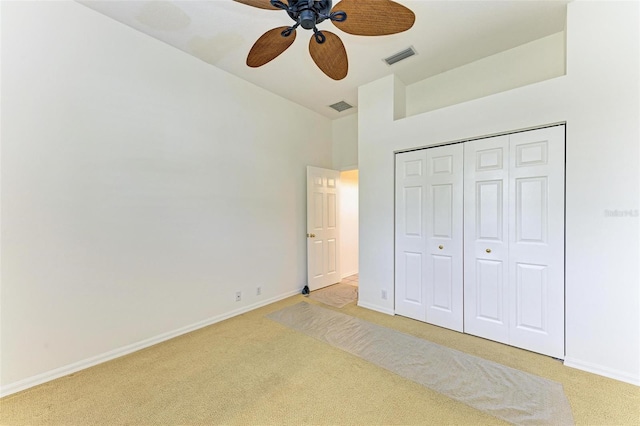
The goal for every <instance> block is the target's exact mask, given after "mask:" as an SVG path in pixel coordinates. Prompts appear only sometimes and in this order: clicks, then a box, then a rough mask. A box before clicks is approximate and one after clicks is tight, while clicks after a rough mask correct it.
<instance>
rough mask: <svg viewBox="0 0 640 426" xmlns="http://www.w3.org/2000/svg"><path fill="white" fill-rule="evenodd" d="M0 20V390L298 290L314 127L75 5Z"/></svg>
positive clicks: (43, 6)
mask: <svg viewBox="0 0 640 426" xmlns="http://www.w3.org/2000/svg"><path fill="white" fill-rule="evenodd" d="M1 7H2V117H1V118H2V133H1V136H2V163H1V176H2V181H1V182H2V187H1V189H2V237H1V240H0V242H1V244H2V272H1V278H2V287H1V317H0V322H1V324H0V327H1V328H0V335H1V347H2V353H1V357H2V358H1V378H0V383H1V386H2V393H3V394H7V393H11V392H14V391H17V390H19V389H22V388H25V387H28V386H31V385H33V384H37V383H38V382H42V381H45V380H48V379H51V378H54V377H56V376H59V375H62V374H65V373H69V372H71V371H73V370H77V369H79V368H82V367H86V366H87V365H91V364H93V363H97V362H100V361H103V360H105V359H109V358H111V357H115V356H117V355H120V354H122V353H125V352H127V351H131V350H135V349H137V348H139V347H141V346H144V345H147V344H150V343H154V342H156V341H158V340H162V339H165V338H168V337H171V336H172V335H174V334H176V333H181V332H184V331H188V330H189V329H191V328H193V327H197V326H201V325H204V324H207V323H210V322H214V321H217V320H220V319H223V318H225V317H227V316H230V315H233V314H235V313H238V312H242V311H243V310H247V309H250V308H252V307H255V306H257V305H259V304H262V303H267V302H269V301H273V300H276V299H278V298H281V297H284V296H287V295H290V294H294V293H297V292H298V291H300V289H301V288H302V286H303V285H304V284H305V282H306V249H305V248H306V239H305V232H306V226H305V221H306V215H305V209H306V206H305V203H306V187H305V170H306V168H305V166H306V165H307V164H311V165H315V166H319V167H327V168H330V167H331V166H332V154H331V137H332V126H331V122H330V121H329V120H328V119H326V118H324V117H322V116H319V115H317V114H315V113H313V112H310V111H309V110H306V109H304V108H302V107H299V106H297V105H295V104H292V103H290V102H289V101H286V100H284V99H282V98H280V97H277V96H275V95H273V94H271V93H269V92H266V91H264V90H262V89H259V88H257V87H255V86H253V85H251V84H249V83H247V82H245V81H242V80H240V79H237V78H235V77H233V76H231V75H228V74H226V73H224V72H222V71H220V70H217V69H216V68H214V67H212V66H210V65H207V64H205V63H204V62H201V61H199V60H197V59H195V58H193V57H190V56H188V55H186V54H184V53H182V52H180V51H178V50H176V49H174V48H172V47H170V46H168V45H166V44H164V43H161V42H158V41H157V40H153V39H151V38H149V37H147V36H145V35H143V34H141V33H138V32H136V31H135V30H132V29H130V28H129V27H126V26H124V25H122V24H119V23H117V22H115V21H113V20H111V19H108V18H106V17H104V16H102V15H99V14H97V13H96V12H94V11H92V10H90V9H88V8H86V7H84V6H82V5H80V4H78V3H75V2H2V5H1ZM265 111H280V112H282V114H278V115H273V114H265V113H264V112H265ZM292 126H293V127H292ZM257 286H262V295H261V296H257V295H256V287H257ZM236 291H242V292H243V300H242V301H241V302H235V300H234V294H235V292H236Z"/></svg>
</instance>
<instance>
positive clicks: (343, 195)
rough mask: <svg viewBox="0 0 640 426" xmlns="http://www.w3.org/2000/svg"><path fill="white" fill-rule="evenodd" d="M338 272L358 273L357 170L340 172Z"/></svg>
mask: <svg viewBox="0 0 640 426" xmlns="http://www.w3.org/2000/svg"><path fill="white" fill-rule="evenodd" d="M339 206H340V274H341V275H342V278H344V277H349V276H351V275H354V274H357V273H358V171H357V170H349V171H344V172H341V173H340V203H339Z"/></svg>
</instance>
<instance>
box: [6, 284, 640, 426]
mask: <svg viewBox="0 0 640 426" xmlns="http://www.w3.org/2000/svg"><path fill="white" fill-rule="evenodd" d="M301 301H307V302H308V303H317V302H315V301H313V300H312V299H309V298H305V297H303V296H302V295H299V296H294V297H291V298H289V299H286V300H284V301H281V302H278V303H274V304H272V305H269V306H266V307H264V308H260V309H257V310H255V311H252V312H249V313H247V314H244V315H240V316H238V317H235V318H233V319H230V320H227V321H223V322H221V323H218V324H215V325H212V326H209V327H206V328H204V329H201V330H198V331H195V332H193V333H190V334H188V335H185V336H181V337H178V338H176V339H173V340H171V341H168V342H165V343H162V344H159V345H156V346H154V347H151V348H148V349H145V350H142V351H139V352H137V353H135V354H131V355H128V356H125V357H122V358H119V359H116V360H114V361H111V362H108V363H105V364H102V365H99V366H96V367H93V368H90V369H88V370H84V371H82V372H79V373H77V374H74V375H71V376H68V377H64V378H61V379H59V380H56V381H53V382H50V383H47V384H44V385H42V386H39V387H36V388H32V389H30V390H27V391H24V392H22V393H19V394H16V395H12V396H9V397H6V398H3V399H2V400H0V424H2V425H120V424H129V425H158V424H160V425H163V424H166V425H176V424H182V425H222V424H225V425H226V424H229V425H307V424H314V425H391V424H394V425H398V424H406V425H425V424H434V425H435V424H464V425H477V424H483V425H485V424H503V422H502V421H501V420H499V419H497V418H495V417H491V416H489V415H488V414H485V413H483V412H481V411H478V410H475V409H473V408H471V407H469V406H467V405H465V404H463V403H460V402H457V401H454V400H452V399H450V398H447V397H445V396H443V395H441V394H439V393H437V392H435V391H432V390H430V389H427V388H425V387H424V386H421V385H419V384H417V383H414V382H412V381H410V380H407V379H405V378H402V377H400V376H398V375H396V374H393V373H391V372H389V371H387V370H385V369H383V368H380V367H378V366H376V365H374V364H372V363H370V362H367V361H365V360H363V359H361V358H358V357H356V356H353V355H351V354H348V353H346V352H344V351H341V350H340V349H337V348H334V347H332V346H330V345H327V344H326V343H323V342H320V341H318V340H316V339H314V338H312V337H309V336H306V335H304V334H301V333H299V332H296V331H295V330H292V329H290V328H288V327H285V326H283V325H280V324H278V323H276V322H274V321H272V320H270V319H268V318H266V317H265V316H266V315H268V314H270V313H272V312H275V311H277V310H280V309H282V308H284V307H287V306H291V305H294V304H296V303H299V302H301ZM322 306H324V305H322ZM328 309H335V308H328ZM336 311H340V312H343V313H346V314H348V315H352V316H356V317H358V318H361V319H364V320H367V321H369V322H372V323H375V324H379V325H382V326H385V327H389V328H392V329H395V330H398V331H401V332H403V333H408V334H411V335H414V336H416V337H420V338H422V339H427V340H430V341H432V342H434V343H437V344H440V345H443V346H447V347H450V348H453V349H457V350H461V351H464V352H466V353H468V354H471V355H475V356H479V357H482V358H485V359H488V360H492V361H495V362H498V363H501V364H504V365H507V366H509V367H512V368H516V369H520V370H522V371H525V372H528V373H532V374H536V375H539V376H542V377H544V378H547V379H550V380H554V381H557V382H560V383H562V384H563V386H564V390H565V393H566V395H567V397H568V399H569V403H570V405H571V408H572V411H573V416H574V420H575V422H576V424H585V425H586V424H589V425H638V419H639V418H640V388H638V387H636V386H632V385H629V384H625V383H621V382H617V381H615V380H610V379H606V378H604V377H600V376H596V375H593V374H589V373H585V372H582V371H579V370H575V369H571V368H567V367H564V366H563V365H562V363H560V362H558V361H555V360H553V359H551V358H548V357H544V356H540V355H536V354H533V353H530V352H527V351H523V350H520V349H516V348H511V347H508V346H505V345H501V344H498V343H494V342H490V341H487V340H483V339H479V338H476V337H473V336H468V335H464V334H461V333H456V332H452V331H449V330H444V329H442V328H439V327H434V326H430V325H427V324H423V323H420V322H417V321H413V320H409V319H406V318H402V317H393V316H389V315H384V314H381V313H378V312H373V311H370V310H367V309H363V308H359V307H357V306H356V305H355V304H350V305H347V306H345V307H344V308H342V309H340V310H338V309H336Z"/></svg>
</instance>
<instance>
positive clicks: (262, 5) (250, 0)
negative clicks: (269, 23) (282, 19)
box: [234, 0, 286, 10]
mask: <svg viewBox="0 0 640 426" xmlns="http://www.w3.org/2000/svg"><path fill="white" fill-rule="evenodd" d="M234 1H236V2H238V3H242V4H246V5H248V6H253V7H257V8H259V9H268V10H280V9H278V8H277V7H273V6H271V2H270V1H269V0H234ZM284 3H286V0H285V1H284Z"/></svg>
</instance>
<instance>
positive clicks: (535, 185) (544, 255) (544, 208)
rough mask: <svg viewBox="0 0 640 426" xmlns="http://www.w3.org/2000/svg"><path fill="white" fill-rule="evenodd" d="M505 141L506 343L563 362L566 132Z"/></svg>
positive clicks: (560, 128) (558, 128) (534, 133)
mask: <svg viewBox="0 0 640 426" xmlns="http://www.w3.org/2000/svg"><path fill="white" fill-rule="evenodd" d="M509 142H510V147H509V148H510V160H509V182H510V185H509V210H510V212H512V213H511V214H510V215H509V282H510V283H511V286H512V291H511V292H510V293H509V305H510V306H511V313H510V315H511V318H510V324H511V327H510V330H509V332H510V333H509V344H511V345H513V346H517V347H519V348H523V349H528V350H531V351H534V352H538V353H542V354H546V355H550V356H553V357H556V358H564V198H565V196H564V164H565V128H564V126H556V127H549V128H546V129H539V130H532V131H530V132H522V133H516V134H513V135H511V136H510V138H509Z"/></svg>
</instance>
